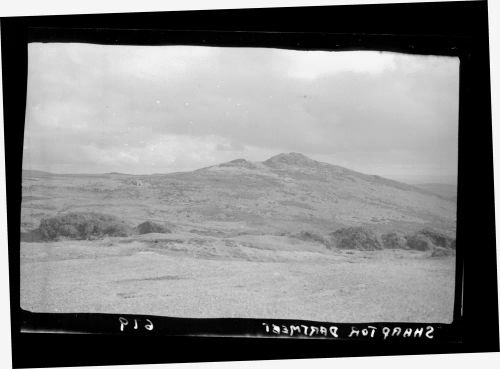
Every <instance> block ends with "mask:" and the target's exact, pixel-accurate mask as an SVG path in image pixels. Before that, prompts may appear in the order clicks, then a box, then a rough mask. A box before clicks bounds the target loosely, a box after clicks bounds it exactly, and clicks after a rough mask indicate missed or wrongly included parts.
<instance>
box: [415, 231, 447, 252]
mask: <svg viewBox="0 0 500 369" xmlns="http://www.w3.org/2000/svg"><path fill="white" fill-rule="evenodd" d="M418 233H420V234H422V235H424V236H426V237H427V238H429V239H430V240H431V241H432V243H433V244H434V245H436V246H439V247H444V248H453V245H452V244H453V239H452V238H451V237H448V236H447V235H445V234H444V233H441V232H438V231H435V230H433V229H430V228H424V229H422V230H421V231H419V232H418Z"/></svg>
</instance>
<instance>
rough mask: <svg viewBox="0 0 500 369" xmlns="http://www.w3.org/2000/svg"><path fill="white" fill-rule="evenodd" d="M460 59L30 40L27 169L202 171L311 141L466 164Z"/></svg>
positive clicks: (424, 164)
mask: <svg viewBox="0 0 500 369" xmlns="http://www.w3.org/2000/svg"><path fill="white" fill-rule="evenodd" d="M457 127H458V59H456V58H445V57H434V56H415V55H404V54H397V53H379V52H370V51H362V52H361V51H359V52H320V51H307V52H303V51H291V50H278V49H258V48H215V47H180V46H178V47H177V46H176V47H173V46H161V47H148V46H144V47H138V46H103V45H82V44H30V45H29V74H28V99H27V110H26V137H27V138H26V143H25V153H26V154H25V155H26V158H28V159H29V160H25V165H31V166H33V167H34V168H35V169H42V167H43V168H45V169H46V170H48V168H52V169H53V170H55V171H64V172H103V171H124V172H132V173H144V172H157V171H159V172H168V171H178V170H192V169H196V168H199V167H203V166H207V165H212V164H215V163H217V162H222V161H226V160H232V159H234V158H236V157H245V158H247V159H249V160H264V159H266V157H264V155H269V156H271V155H273V154H277V153H279V152H283V151H298V152H303V153H304V154H306V155H309V156H311V157H314V158H317V159H318V160H326V161H329V162H332V163H334V164H339V165H344V166H347V167H349V168H352V169H357V170H361V171H367V172H374V171H376V172H375V173H376V174H385V175H388V176H392V177H394V178H395V177H398V178H401V175H402V174H403V173H407V174H408V172H409V171H410V170H409V169H408V168H412V167H413V168H417V167H418V168H421V170H420V169H419V173H420V172H421V173H422V175H420V177H421V178H423V177H425V176H426V175H437V174H439V173H443V175H444V174H446V175H447V176H448V177H449V176H451V177H453V176H454V175H455V174H456V166H457V146H458V131H457Z"/></svg>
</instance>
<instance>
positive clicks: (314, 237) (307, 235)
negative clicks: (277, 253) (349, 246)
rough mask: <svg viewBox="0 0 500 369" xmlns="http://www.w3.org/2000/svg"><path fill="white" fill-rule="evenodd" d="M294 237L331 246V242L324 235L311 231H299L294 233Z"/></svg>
mask: <svg viewBox="0 0 500 369" xmlns="http://www.w3.org/2000/svg"><path fill="white" fill-rule="evenodd" d="M292 237H294V238H297V239H299V240H301V241H306V242H310V241H312V242H319V243H321V244H323V245H326V246H329V245H330V242H328V240H326V239H325V238H324V237H323V236H321V235H319V234H317V233H314V232H311V231H301V232H299V233H296V234H293V235H292Z"/></svg>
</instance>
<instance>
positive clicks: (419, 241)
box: [406, 233, 434, 251]
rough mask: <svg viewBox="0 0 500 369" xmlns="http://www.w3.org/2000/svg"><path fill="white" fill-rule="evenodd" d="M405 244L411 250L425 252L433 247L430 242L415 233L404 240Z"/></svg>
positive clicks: (423, 236)
mask: <svg viewBox="0 0 500 369" xmlns="http://www.w3.org/2000/svg"><path fill="white" fill-rule="evenodd" d="M406 244H407V245H408V247H409V248H410V249H412V250H419V251H427V250H430V249H432V248H433V247H434V244H433V243H432V240H430V239H429V238H428V237H426V236H425V235H423V234H421V233H415V234H413V235H411V236H408V237H407V238H406Z"/></svg>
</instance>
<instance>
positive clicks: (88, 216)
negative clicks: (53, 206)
mask: <svg viewBox="0 0 500 369" xmlns="http://www.w3.org/2000/svg"><path fill="white" fill-rule="evenodd" d="M39 231H40V234H41V236H42V238H43V239H45V240H57V239H59V238H71V239H78V240H85V239H94V238H102V237H104V236H111V237H123V236H128V235H130V234H131V233H132V230H131V228H130V227H129V226H128V225H127V224H126V223H125V222H124V221H122V220H120V219H119V218H117V217H115V216H112V215H107V214H100V213H91V212H74V213H66V214H63V215H57V216H55V217H51V218H45V219H42V221H41V222H40V227H39Z"/></svg>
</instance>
